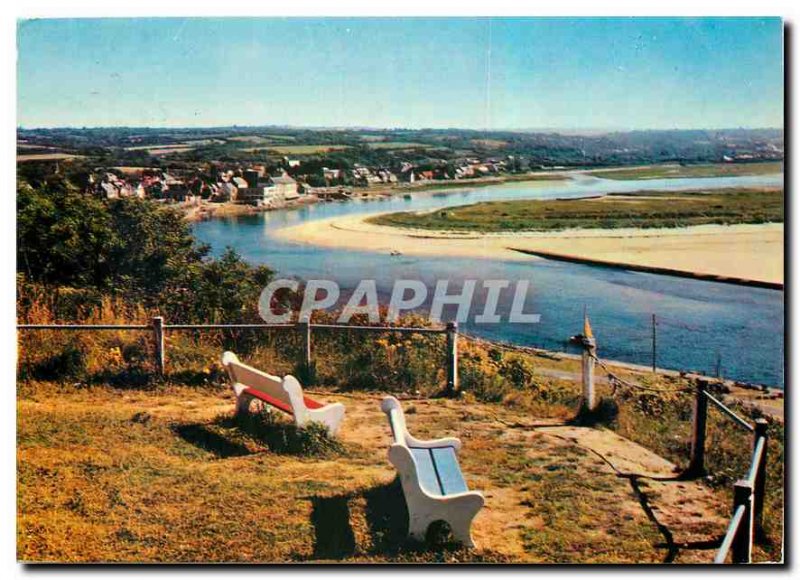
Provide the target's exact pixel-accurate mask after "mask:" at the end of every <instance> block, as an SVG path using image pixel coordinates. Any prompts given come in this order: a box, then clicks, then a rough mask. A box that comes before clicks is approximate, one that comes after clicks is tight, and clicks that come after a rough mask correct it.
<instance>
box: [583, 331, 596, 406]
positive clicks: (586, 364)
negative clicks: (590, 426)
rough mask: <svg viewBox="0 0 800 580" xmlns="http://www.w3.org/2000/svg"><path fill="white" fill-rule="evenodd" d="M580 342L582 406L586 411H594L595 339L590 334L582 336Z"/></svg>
mask: <svg viewBox="0 0 800 580" xmlns="http://www.w3.org/2000/svg"><path fill="white" fill-rule="evenodd" d="M582 342H583V357H582V359H581V363H582V365H581V379H582V383H583V407H584V409H585V410H587V411H594V410H595V408H596V407H597V398H596V397H595V392H594V361H595V357H596V356H597V341H596V340H595V339H594V338H592V337H590V336H584V337H583V338H582Z"/></svg>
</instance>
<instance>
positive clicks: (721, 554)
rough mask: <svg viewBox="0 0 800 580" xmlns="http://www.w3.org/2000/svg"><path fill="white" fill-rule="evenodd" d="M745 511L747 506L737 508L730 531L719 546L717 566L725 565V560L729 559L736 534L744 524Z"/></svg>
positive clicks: (715, 559) (730, 524) (716, 557)
mask: <svg viewBox="0 0 800 580" xmlns="http://www.w3.org/2000/svg"><path fill="white" fill-rule="evenodd" d="M745 509H746V506H744V505H740V506H739V507H737V508H736V511H735V512H733V517H732V518H731V521H730V523H729V524H728V529H727V530H726V531H725V537H724V538H723V540H722V543H721V544H720V546H719V550H717V555H716V556H714V563H715V564H724V563H725V560H726V559H727V558H728V552H730V551H731V546H732V545H733V540H734V538H735V537H736V532H738V531H739V526H740V525H741V523H742V518H743V517H744V512H745Z"/></svg>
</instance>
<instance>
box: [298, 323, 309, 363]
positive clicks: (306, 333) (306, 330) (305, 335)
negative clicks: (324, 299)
mask: <svg viewBox="0 0 800 580" xmlns="http://www.w3.org/2000/svg"><path fill="white" fill-rule="evenodd" d="M300 330H301V331H302V333H303V360H302V363H303V364H304V365H305V368H306V369H311V321H310V320H303V321H302V322H300Z"/></svg>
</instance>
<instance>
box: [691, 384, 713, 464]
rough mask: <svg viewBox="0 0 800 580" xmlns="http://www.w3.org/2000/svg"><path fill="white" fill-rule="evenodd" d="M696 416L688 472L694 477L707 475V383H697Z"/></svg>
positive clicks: (693, 424) (693, 420) (693, 419)
mask: <svg viewBox="0 0 800 580" xmlns="http://www.w3.org/2000/svg"><path fill="white" fill-rule="evenodd" d="M695 388H696V392H695V399H694V416H693V418H692V457H691V460H690V462H689V469H688V472H689V473H690V474H692V475H703V474H704V473H705V455H706V419H707V416H708V399H707V398H706V395H705V390H706V382H705V381H702V380H698V381H697V382H696V383H695Z"/></svg>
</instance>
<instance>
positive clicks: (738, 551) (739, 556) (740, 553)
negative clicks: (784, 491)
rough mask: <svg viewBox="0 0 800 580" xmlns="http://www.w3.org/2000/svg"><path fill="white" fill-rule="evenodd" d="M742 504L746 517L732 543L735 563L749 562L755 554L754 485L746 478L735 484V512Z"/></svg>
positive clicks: (743, 518)
mask: <svg viewBox="0 0 800 580" xmlns="http://www.w3.org/2000/svg"><path fill="white" fill-rule="evenodd" d="M742 505H743V506H744V517H742V521H741V522H740V523H739V529H738V530H736V534H735V535H734V537H733V544H732V545H731V550H732V552H733V555H732V559H731V561H732V562H733V563H734V564H749V563H750V561H751V560H752V555H753V486H752V484H750V483H749V482H747V481H745V480H739V481H737V482H736V483H735V484H733V513H736V510H737V509H738V507H739V506H742Z"/></svg>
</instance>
